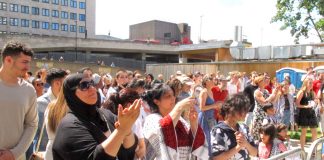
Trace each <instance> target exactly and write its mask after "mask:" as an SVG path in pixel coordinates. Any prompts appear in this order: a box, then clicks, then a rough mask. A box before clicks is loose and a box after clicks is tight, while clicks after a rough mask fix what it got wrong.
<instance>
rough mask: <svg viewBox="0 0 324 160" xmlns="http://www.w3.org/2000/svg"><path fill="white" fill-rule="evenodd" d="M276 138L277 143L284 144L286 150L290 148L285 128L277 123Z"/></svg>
mask: <svg viewBox="0 0 324 160" xmlns="http://www.w3.org/2000/svg"><path fill="white" fill-rule="evenodd" d="M276 128H277V138H278V140H279V141H281V142H282V143H284V144H285V146H286V148H287V149H289V148H290V143H289V135H288V130H287V126H286V125H285V124H283V123H279V124H278V125H277V126H276Z"/></svg>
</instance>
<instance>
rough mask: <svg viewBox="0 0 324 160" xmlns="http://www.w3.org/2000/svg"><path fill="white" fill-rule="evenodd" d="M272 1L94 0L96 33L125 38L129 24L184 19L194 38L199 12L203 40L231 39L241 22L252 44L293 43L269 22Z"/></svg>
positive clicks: (272, 8) (273, 4) (287, 34)
mask: <svg viewBox="0 0 324 160" xmlns="http://www.w3.org/2000/svg"><path fill="white" fill-rule="evenodd" d="M275 4H276V0H200V1H197V0H186V1H185V0H176V1H174V0H163V1H152V0H139V1H134V0H118V1H108V0H97V4H96V6H97V13H96V23H97V24H96V34H108V32H109V31H110V32H111V36H114V37H119V38H123V39H127V38H128V36H129V25H132V24H136V23H141V22H145V21H149V20H154V19H155V20H162V21H168V22H173V23H188V24H189V25H190V26H191V39H192V40H193V41H194V42H197V41H198V38H199V33H200V16H201V15H203V17H202V38H203V39H205V40H208V39H217V40H228V39H233V37H234V26H235V25H241V26H243V35H246V37H247V38H248V40H249V41H251V42H252V43H253V45H254V46H259V45H261V44H262V45H287V44H293V38H291V37H290V34H289V31H288V30H286V31H280V30H279V28H280V24H277V23H274V24H270V21H271V17H272V16H274V15H275V13H276V8H275ZM261 33H262V34H261ZM315 40H317V39H315ZM315 40H314V39H308V40H302V41H301V42H305V43H309V42H311V41H315Z"/></svg>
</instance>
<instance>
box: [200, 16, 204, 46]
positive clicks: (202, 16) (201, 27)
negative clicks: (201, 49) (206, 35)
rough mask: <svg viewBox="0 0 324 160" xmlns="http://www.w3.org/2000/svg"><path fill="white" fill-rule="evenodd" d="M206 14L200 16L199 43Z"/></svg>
mask: <svg viewBox="0 0 324 160" xmlns="http://www.w3.org/2000/svg"><path fill="white" fill-rule="evenodd" d="M203 16H204V15H201V16H200V33H199V43H201V30H202V18H203Z"/></svg>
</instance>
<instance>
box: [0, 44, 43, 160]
mask: <svg viewBox="0 0 324 160" xmlns="http://www.w3.org/2000/svg"><path fill="white" fill-rule="evenodd" d="M1 56H2V66H1V68H0V102H1V105H0V110H1V112H0V128H1V129H0V142H1V143H0V159H5V160H14V159H18V160H23V159H25V152H26V150H27V148H28V147H29V145H30V144H31V142H32V140H33V137H34V136H35V133H36V129H37V124H38V116H37V108H36V98H37V97H36V91H35V89H34V87H33V86H32V84H30V83H28V82H27V81H25V80H23V79H22V77H24V76H25V74H26V72H27V71H28V70H29V67H30V62H31V60H32V56H33V51H32V50H31V49H30V48H27V47H26V46H25V45H24V44H22V43H19V42H8V43H7V44H6V45H5V46H4V48H3V49H2V52H1Z"/></svg>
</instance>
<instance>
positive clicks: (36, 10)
mask: <svg viewBox="0 0 324 160" xmlns="http://www.w3.org/2000/svg"><path fill="white" fill-rule="evenodd" d="M32 15H39V8H38V7H32Z"/></svg>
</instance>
